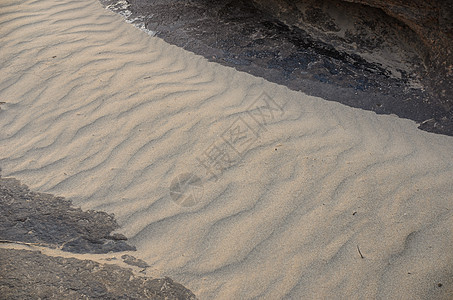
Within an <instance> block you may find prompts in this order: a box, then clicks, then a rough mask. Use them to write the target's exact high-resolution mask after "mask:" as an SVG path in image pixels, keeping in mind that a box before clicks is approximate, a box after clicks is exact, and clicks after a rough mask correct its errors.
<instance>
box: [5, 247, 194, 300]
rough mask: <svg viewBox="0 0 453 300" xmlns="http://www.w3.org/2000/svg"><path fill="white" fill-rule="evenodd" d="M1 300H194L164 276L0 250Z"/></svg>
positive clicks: (89, 262) (33, 253) (30, 253)
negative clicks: (153, 275) (137, 273)
mask: <svg viewBox="0 0 453 300" xmlns="http://www.w3.org/2000/svg"><path fill="white" fill-rule="evenodd" d="M0 261H1V263H0V298H1V299H181V300H183V299H184V300H185V299H196V297H195V295H194V294H193V293H192V292H191V291H190V290H188V289H186V288H185V287H184V286H182V285H181V284H179V283H176V282H174V281H173V280H172V279H170V278H168V277H165V278H162V279H152V278H147V277H140V276H134V274H133V273H132V272H131V271H130V270H128V269H124V268H121V267H118V266H115V265H110V264H99V263H97V262H94V261H90V260H79V259H75V258H63V257H50V256H46V255H43V254H41V253H40V252H37V251H27V250H13V249H0Z"/></svg>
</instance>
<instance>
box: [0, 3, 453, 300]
mask: <svg viewBox="0 0 453 300" xmlns="http://www.w3.org/2000/svg"><path fill="white" fill-rule="evenodd" d="M0 59H1V61H0V102H5V103H3V104H1V105H0V108H1V111H0V128H1V131H0V167H1V168H2V176H4V177H7V176H12V177H15V178H17V179H19V180H21V181H22V182H23V183H25V184H27V185H29V186H30V188H31V189H33V190H36V191H40V192H48V193H54V194H56V195H61V196H65V197H67V198H68V199H71V200H72V201H73V202H74V204H75V205H77V206H80V207H81V208H82V209H96V210H104V211H106V212H108V213H114V214H115V216H116V218H117V220H118V223H119V224H120V225H121V229H120V230H119V232H120V233H122V234H125V235H126V236H127V237H129V239H130V242H131V243H132V244H133V245H135V246H136V247H137V252H136V253H135V254H134V256H136V257H138V258H140V259H143V260H145V261H146V262H147V263H148V264H149V265H150V266H151V267H150V268H149V269H148V270H147V275H149V276H153V277H162V276H170V277H171V278H173V279H174V280H175V281H178V282H180V283H181V284H183V285H184V286H186V287H187V288H189V289H190V290H191V291H193V292H194V294H195V295H197V297H199V298H200V299H214V298H215V299H249V298H261V299H280V298H284V299H301V298H304V299H371V298H378V299H397V298H400V299H449V298H448V297H449V296H451V294H452V293H453V276H452V275H453V251H452V250H451V249H452V247H453V232H452V230H453V138H452V137H447V136H442V135H435V134H431V133H427V132H423V131H420V130H418V129H417V128H416V127H417V124H415V123H414V122H413V121H409V120H404V119H399V118H397V117H395V116H383V115H376V114H375V113H373V112H368V111H362V110H359V109H353V108H350V107H346V106H343V105H341V104H338V103H334V102H328V101H325V100H323V99H321V98H315V97H309V96H307V95H305V94H303V93H300V92H294V91H291V90H289V89H287V88H286V87H283V86H279V85H276V84H272V83H269V82H267V81H265V80H264V79H260V78H256V77H253V76H251V75H247V74H245V73H241V72H237V71H235V70H233V69H231V68H227V67H223V66H219V65H216V64H214V63H210V62H208V61H206V60H205V59H204V58H202V57H199V56H196V55H194V54H192V53H189V52H187V51H184V50H182V49H179V48H177V47H175V46H171V45H169V44H167V43H165V42H163V41H162V40H160V39H159V38H156V37H151V36H149V35H147V34H146V33H144V32H141V31H140V30H138V29H137V28H135V27H133V26H131V25H129V24H127V23H125V22H124V21H123V19H122V18H121V17H120V16H119V15H115V14H114V13H112V12H110V11H108V10H105V9H103V8H102V7H101V5H100V4H99V3H98V2H97V1H96V0H80V1H69V0H60V1H59V0H40V1H19V0H4V1H2V2H1V4H0ZM266 105H268V106H267V107H266ZM238 132H240V134H238ZM238 137H241V138H240V139H238ZM228 142H229V143H230V144H228ZM213 145H214V146H217V147H218V148H215V147H213ZM231 146H232V147H231ZM216 151H217V152H216ZM214 155H215V156H216V158H217V159H216V160H215V162H216V163H217V164H216V165H214V166H213V168H212V169H211V171H213V172H214V175H215V176H213V175H212V174H210V173H209V172H206V171H207V170H206V169H205V168H204V167H203V166H202V165H201V164H200V163H199V161H201V162H203V163H205V164H208V163H212V162H213V161H210V160H209V157H210V158H213V156H214ZM227 158H228V159H227ZM219 165H220V166H221V167H219V168H215V167H218V166H219ZM183 174H192V175H193V176H192V175H191V177H190V178H191V180H192V183H193V184H192V186H191V188H190V189H188V190H187V191H185V190H178V181H177V180H178V179H181V178H183V179H184V178H186V177H184V176H182V175H183ZM194 179H199V181H196V180H194ZM197 182H198V183H200V184H196V183H197ZM182 183H184V182H182ZM170 187H171V188H172V191H173V193H172V194H171V193H170ZM175 192H176V193H175ZM179 192H180V193H179ZM178 193H179V194H178ZM175 195H176V196H175ZM178 195H183V196H182V197H180V198H178ZM174 200H176V201H174ZM362 257H363V258H362ZM439 285H441V286H439Z"/></svg>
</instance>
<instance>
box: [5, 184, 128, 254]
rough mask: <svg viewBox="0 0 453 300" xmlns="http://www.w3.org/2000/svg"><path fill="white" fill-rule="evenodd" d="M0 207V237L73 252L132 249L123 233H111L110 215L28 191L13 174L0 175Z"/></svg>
mask: <svg viewBox="0 0 453 300" xmlns="http://www.w3.org/2000/svg"><path fill="white" fill-rule="evenodd" d="M0 211H1V212H2V213H1V214H0V239H1V240H8V241H19V242H26V243H39V244H43V245H45V246H48V247H53V248H61V249H62V250H64V251H70V252H76V253H107V252H110V251H113V252H117V251H127V250H135V247H133V246H130V245H128V244H127V243H126V242H125V240H126V237H124V236H123V235H119V234H114V235H113V236H112V235H111V232H112V231H113V230H115V229H117V228H118V224H117V223H116V221H115V219H114V217H113V215H109V214H107V213H105V212H98V211H93V210H89V211H82V210H81V209H80V208H74V207H72V206H71V202H70V201H68V200H65V199H64V198H61V197H54V196H52V195H49V194H44V193H35V192H32V191H30V190H29V189H28V187H27V186H25V185H23V184H20V182H19V181H17V180H15V179H13V178H2V177H0Z"/></svg>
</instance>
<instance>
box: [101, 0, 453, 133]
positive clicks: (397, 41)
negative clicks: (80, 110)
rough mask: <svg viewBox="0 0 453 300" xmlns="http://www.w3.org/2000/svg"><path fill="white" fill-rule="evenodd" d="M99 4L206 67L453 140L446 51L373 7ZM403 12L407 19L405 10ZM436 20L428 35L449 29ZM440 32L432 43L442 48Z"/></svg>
mask: <svg viewBox="0 0 453 300" xmlns="http://www.w3.org/2000/svg"><path fill="white" fill-rule="evenodd" d="M100 1H101V2H102V3H103V4H104V5H105V6H107V7H109V8H110V9H112V10H113V11H116V12H118V13H121V14H123V15H125V16H127V18H128V20H129V22H132V23H138V24H136V25H137V26H140V27H146V29H148V30H150V31H152V32H154V33H155V34H156V35H157V36H159V37H161V38H163V39H164V40H166V41H167V42H169V43H171V44H174V45H177V46H180V47H183V48H184V49H187V50H189V51H192V52H195V53H197V54H200V55H203V56H204V57H206V58H207V59H209V60H210V61H213V62H217V63H220V64H223V65H226V66H230V67H234V68H236V69H237V70H239V71H245V72H248V73H250V74H253V75H255V76H260V77H263V78H265V79H267V80H269V81H272V82H275V83H278V84H282V85H285V86H287V87H289V88H291V89H293V90H300V91H303V92H305V93H307V94H309V95H313V96H319V97H322V98H324V99H327V100H331V101H336V102H340V103H343V104H346V105H349V106H352V107H358V108H363V109H366V110H371V111H375V112H376V113H378V114H396V115H398V116H400V117H402V118H408V119H412V120H414V121H416V122H417V123H419V124H420V128H421V129H423V130H427V131H431V132H436V133H443V134H448V135H453V110H452V109H451V107H452V105H451V104H452V103H453V96H452V95H453V90H452V89H453V78H452V76H451V73H452V72H451V67H450V63H449V61H451V53H450V52H448V51H451V50H448V51H447V50H446V49H451V47H449V48H448V47H447V48H445V49H442V51H443V52H442V53H443V54H442V53H441V52H439V51H440V50H439V51H437V52H436V49H441V48H442V47H437V48H436V47H434V46H429V45H430V44H429V43H428V44H427V42H426V41H425V40H424V39H423V38H421V37H420V34H422V32H419V31H414V29H413V28H412V27H410V26H409V23H408V22H409V21H407V20H405V19H404V20H403V18H397V17H395V16H394V15H393V14H390V13H387V12H386V11H385V10H384V8H380V7H379V6H376V7H373V6H371V3H369V4H368V5H365V4H361V3H351V2H353V0H350V1H349V0H345V1H343V0H303V1H302V0H228V1H225V0H211V1H207V0H202V1H191V0H187V1H178V0H159V1H149V0H127V1H118V0H100ZM364 1H365V0H364ZM370 1H371V0H370ZM395 1H396V0H395ZM376 2H378V1H376ZM383 2H385V1H383ZM417 2H421V1H416V3H417ZM401 3H402V2H401ZM442 3H444V2H442ZM439 5H440V7H446V4H445V3H444V4H442V5H441V4H439ZM401 7H403V8H405V9H406V11H407V14H410V7H412V6H411V5H406V6H404V5H403V4H401ZM407 7H409V8H407ZM438 7H439V6H438ZM392 9H393V10H395V11H398V8H397V7H396V6H395V7H393V6H392ZM445 11H447V12H445ZM438 12H439V11H438ZM439 13H440V12H439ZM394 14H395V13H394ZM432 14H435V12H432ZM408 20H409V19H408ZM437 20H438V23H439V26H437V25H432V26H433V27H432V28H433V29H432V30H435V28H440V27H443V28H444V29H442V30H444V31H445V30H447V29H448V28H451V26H449V25H446V24H447V23H448V22H449V21H448V20H451V17H450V16H449V13H448V9H444V12H442V17H439V18H437ZM405 22H406V23H405ZM429 24H431V23H429ZM429 24H428V23H426V26H428V27H429V26H431V25H429ZM432 24H436V23H435V22H434V23H432ZM442 24H443V25H442ZM436 26H437V27H436ZM447 31H448V30H447ZM429 32H430V31H429ZM423 34H425V35H424V36H427V33H424V32H423ZM448 34H449V33H448V32H446V33H442V34H439V35H438V37H433V39H435V40H436V41H438V42H436V43H443V42H439V41H441V40H443V41H444V42H445V43H446V44H448V41H449V40H445V39H443V36H445V35H448ZM445 43H444V44H445ZM436 45H437V44H436ZM435 53H437V54H439V55H438V56H436V55H435Z"/></svg>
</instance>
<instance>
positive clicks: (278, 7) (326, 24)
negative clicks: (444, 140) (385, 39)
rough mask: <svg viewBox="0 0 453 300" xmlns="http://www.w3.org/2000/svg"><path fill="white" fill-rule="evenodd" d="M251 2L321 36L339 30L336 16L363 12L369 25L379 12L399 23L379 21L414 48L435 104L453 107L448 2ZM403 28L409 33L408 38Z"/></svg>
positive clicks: (452, 25) (452, 17) (452, 27)
mask: <svg viewBox="0 0 453 300" xmlns="http://www.w3.org/2000/svg"><path fill="white" fill-rule="evenodd" d="M254 2H255V3H257V5H258V6H260V7H261V8H263V9H264V10H266V11H268V12H269V13H272V14H274V15H276V16H277V17H278V18H279V19H282V20H284V21H285V22H287V23H289V24H291V25H299V26H300V25H302V24H303V25H302V26H303V27H306V25H307V24H317V25H318V26H317V28H318V29H319V31H321V32H325V33H326V32H332V31H340V30H341V28H340V27H341V26H340V27H339V26H338V20H339V16H338V14H342V15H343V16H344V15H348V14H351V12H352V11H354V10H359V11H362V12H364V13H363V14H362V16H360V18H359V19H361V20H362V21H364V22H371V23H373V22H374V20H375V17H376V16H377V12H376V10H373V9H379V10H381V11H383V12H384V13H385V14H386V15H388V16H390V17H392V18H394V19H395V20H397V21H398V22H399V23H394V22H389V21H388V20H385V19H383V18H381V19H382V20H383V21H384V22H386V23H387V24H388V27H387V28H386V31H388V30H395V31H396V32H398V31H399V32H401V33H403V34H402V35H401V36H400V38H401V40H402V41H403V42H405V43H406V45H407V46H408V47H411V48H413V49H415V50H416V52H417V53H418V55H419V56H420V58H421V59H422V61H423V64H422V65H423V67H424V70H422V72H421V73H420V74H421V77H423V79H424V80H423V81H424V84H425V85H426V86H429V87H430V88H432V89H433V92H434V93H435V94H436V98H437V99H438V101H439V104H441V105H442V106H443V107H444V109H445V110H446V111H450V110H451V109H452V108H453V99H452V98H453V96H452V95H453V88H452V85H453V84H452V83H453V53H452V51H453V2H452V1H448V0H442V1H436V0H428V1H425V0H414V1H403V0H320V1H312V0H254ZM348 4H351V5H348ZM403 25H404V26H403ZM405 27H406V28H405ZM407 28H409V29H410V30H411V31H412V33H413V34H409V35H408V33H407V30H406V29H407ZM318 34H319V32H318ZM321 35H322V33H321ZM377 42H378V41H377ZM358 50H359V51H360V49H358ZM426 79H427V80H426Z"/></svg>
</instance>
